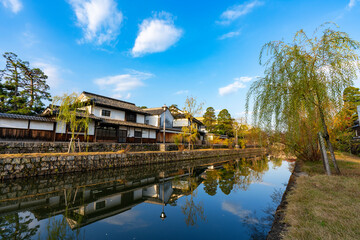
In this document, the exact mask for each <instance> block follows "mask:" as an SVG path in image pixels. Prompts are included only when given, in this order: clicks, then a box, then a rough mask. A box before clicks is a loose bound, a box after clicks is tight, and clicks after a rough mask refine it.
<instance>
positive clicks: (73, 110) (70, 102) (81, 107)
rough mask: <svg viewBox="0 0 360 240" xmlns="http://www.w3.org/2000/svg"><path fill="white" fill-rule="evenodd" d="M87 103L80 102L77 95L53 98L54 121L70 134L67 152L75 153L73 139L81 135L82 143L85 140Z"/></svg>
mask: <svg viewBox="0 0 360 240" xmlns="http://www.w3.org/2000/svg"><path fill="white" fill-rule="evenodd" d="M88 106H89V102H87V101H85V102H84V101H81V100H80V99H79V96H78V94H77V93H71V94H64V95H63V96H55V97H54V98H53V103H52V111H53V112H55V113H56V120H57V121H59V122H60V123H62V124H63V127H64V128H65V130H66V131H67V129H69V130H70V132H71V140H70V145H69V151H70V150H71V151H72V152H74V151H75V142H74V141H75V139H77V138H78V136H79V135H80V134H81V135H83V136H84V141H85V139H87V132H88V130H89V123H90V119H89V111H88V108H87V107H88Z"/></svg>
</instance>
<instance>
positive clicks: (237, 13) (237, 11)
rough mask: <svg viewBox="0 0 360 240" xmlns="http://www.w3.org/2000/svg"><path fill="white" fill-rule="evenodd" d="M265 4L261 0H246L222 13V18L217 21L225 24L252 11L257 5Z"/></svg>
mask: <svg viewBox="0 0 360 240" xmlns="http://www.w3.org/2000/svg"><path fill="white" fill-rule="evenodd" d="M263 4H264V3H263V2H261V1H258V0H254V1H251V2H245V3H243V4H238V5H234V6H232V7H230V8H228V9H227V10H226V11H225V12H223V13H222V14H221V15H220V19H221V20H220V21H218V22H217V23H219V24H225V25H226V24H230V23H231V22H233V21H234V20H236V19H238V18H239V17H241V16H244V15H246V14H248V13H250V12H251V11H252V10H253V9H254V8H255V7H258V6H261V5H263Z"/></svg>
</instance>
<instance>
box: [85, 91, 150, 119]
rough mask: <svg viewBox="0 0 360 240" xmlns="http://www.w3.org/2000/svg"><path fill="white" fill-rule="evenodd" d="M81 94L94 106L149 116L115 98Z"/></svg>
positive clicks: (128, 103)
mask: <svg viewBox="0 0 360 240" xmlns="http://www.w3.org/2000/svg"><path fill="white" fill-rule="evenodd" d="M82 94H83V95H84V96H85V97H87V98H88V99H89V100H90V101H91V102H92V103H93V104H94V105H97V106H104V107H110V108H115V109H122V110H129V111H133V112H137V113H142V114H149V113H147V112H145V111H144V110H143V109H142V108H139V107H137V106H136V105H135V104H134V103H130V102H125V101H122V100H118V99H115V98H110V97H106V96H102V95H98V94H95V93H90V92H82Z"/></svg>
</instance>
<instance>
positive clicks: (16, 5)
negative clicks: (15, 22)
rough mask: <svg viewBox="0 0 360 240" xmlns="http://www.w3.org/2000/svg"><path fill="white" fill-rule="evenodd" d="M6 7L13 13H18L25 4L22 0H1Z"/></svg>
mask: <svg viewBox="0 0 360 240" xmlns="http://www.w3.org/2000/svg"><path fill="white" fill-rule="evenodd" d="M0 2H1V3H2V5H3V6H4V7H5V8H10V10H11V11H12V12H13V13H18V12H19V11H20V10H21V9H22V7H23V5H22V3H21V2H20V0H0Z"/></svg>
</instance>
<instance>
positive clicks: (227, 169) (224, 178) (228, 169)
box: [219, 163, 235, 195]
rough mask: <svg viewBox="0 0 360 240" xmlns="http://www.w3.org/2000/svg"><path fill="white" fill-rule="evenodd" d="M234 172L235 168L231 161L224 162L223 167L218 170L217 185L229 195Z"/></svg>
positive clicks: (232, 184) (232, 185)
mask: <svg viewBox="0 0 360 240" xmlns="http://www.w3.org/2000/svg"><path fill="white" fill-rule="evenodd" d="M234 173H235V169H234V166H233V164H232V163H228V164H224V168H223V169H221V170H220V171H219V176H220V179H219V187H220V189H221V191H222V192H223V193H224V194H226V195H229V194H230V192H231V190H232V189H233V188H234V182H235V181H234V180H235V177H234Z"/></svg>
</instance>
